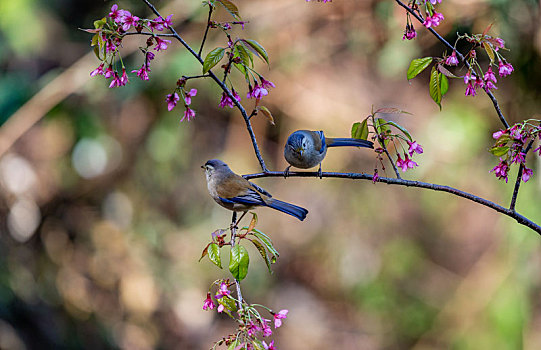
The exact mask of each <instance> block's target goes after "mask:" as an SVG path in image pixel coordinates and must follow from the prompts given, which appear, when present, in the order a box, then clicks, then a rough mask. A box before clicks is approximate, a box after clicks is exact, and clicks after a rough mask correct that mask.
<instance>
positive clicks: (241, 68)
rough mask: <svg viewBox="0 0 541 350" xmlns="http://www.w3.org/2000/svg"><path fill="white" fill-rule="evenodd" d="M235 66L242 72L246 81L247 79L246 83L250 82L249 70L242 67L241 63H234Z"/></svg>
mask: <svg viewBox="0 0 541 350" xmlns="http://www.w3.org/2000/svg"><path fill="white" fill-rule="evenodd" d="M233 66H234V67H235V68H237V70H238V71H239V72H241V73H242V74H244V79H246V81H248V78H249V76H248V70H247V69H246V67H245V66H244V65H242V64H241V63H233Z"/></svg>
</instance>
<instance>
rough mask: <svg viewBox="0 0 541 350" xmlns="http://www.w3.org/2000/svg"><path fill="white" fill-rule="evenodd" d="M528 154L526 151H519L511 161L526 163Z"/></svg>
mask: <svg viewBox="0 0 541 350" xmlns="http://www.w3.org/2000/svg"><path fill="white" fill-rule="evenodd" d="M525 156H526V153H524V152H521V151H519V152H518V153H517V154H516V155H515V156H514V157H513V160H512V161H511V163H524V162H526V159H524V157H525Z"/></svg>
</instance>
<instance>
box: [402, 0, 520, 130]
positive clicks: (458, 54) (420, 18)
mask: <svg viewBox="0 0 541 350" xmlns="http://www.w3.org/2000/svg"><path fill="white" fill-rule="evenodd" d="M395 1H396V2H397V3H398V5H400V6H402V7H403V8H404V9H406V11H408V12H409V13H410V14H411V15H412V16H413V17H415V19H417V20H418V21H419V22H420V23H423V22H424V19H423V17H421V16H420V15H419V14H417V13H416V12H415V11H413V10H412V9H411V8H410V7H409V6H407V5H406V4H404V3H403V2H402V1H400V0H395ZM426 29H427V30H428V31H429V32H430V33H432V34H433V35H434V36H435V37H436V38H437V39H438V40H439V41H441V42H442V43H443V45H445V46H447V48H449V49H450V50H453V51H455V52H456V54H457V57H458V59H459V60H460V61H462V62H464V64H465V65H466V67H468V69H469V70H471V66H470V64H469V63H468V61H467V60H466V58H465V57H464V55H462V54H461V53H460V52H458V51H456V50H455V47H454V46H453V45H451V44H450V43H449V42H448V41H447V40H445V39H444V38H443V37H442V36H441V35H440V34H439V33H438V32H436V31H435V30H434V28H432V27H430V28H426ZM472 74H473V75H474V76H475V72H473V71H472ZM483 90H485V92H486V94H487V95H488V97H489V98H490V100H491V101H492V104H493V105H494V109H495V110H496V113H497V114H498V118H500V121H501V122H502V124H503V125H504V126H505V128H506V129H507V128H509V123H508V122H507V120H506V119H505V116H504V115H503V113H502V110H501V108H500V105H499V103H498V100H497V99H496V97H494V94H492V92H491V91H490V90H488V89H483Z"/></svg>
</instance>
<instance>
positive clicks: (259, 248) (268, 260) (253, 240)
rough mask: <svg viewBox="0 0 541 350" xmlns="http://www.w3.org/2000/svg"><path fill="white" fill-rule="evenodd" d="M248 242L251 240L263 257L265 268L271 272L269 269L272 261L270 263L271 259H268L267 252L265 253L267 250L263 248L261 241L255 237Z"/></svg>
mask: <svg viewBox="0 0 541 350" xmlns="http://www.w3.org/2000/svg"><path fill="white" fill-rule="evenodd" d="M250 242H252V243H253V244H254V245H255V247H256V248H257V250H258V251H259V254H260V255H261V257H262V258H263V260H265V264H267V269H269V272H270V273H272V270H271V264H272V263H271V261H270V259H269V256H268V254H267V250H266V249H265V247H264V246H263V244H262V243H261V242H259V241H258V240H256V239H250Z"/></svg>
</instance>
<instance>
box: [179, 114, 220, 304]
mask: <svg viewBox="0 0 541 350" xmlns="http://www.w3.org/2000/svg"><path fill="white" fill-rule="evenodd" d="M194 117H195V111H194V110H193V109H191V108H190V107H187V108H186V110H185V111H184V117H182V119H181V120H180V121H181V122H183V121H185V120H186V121H187V122H189V121H190V120H192V119H193V118H194ZM216 299H218V297H216Z"/></svg>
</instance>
